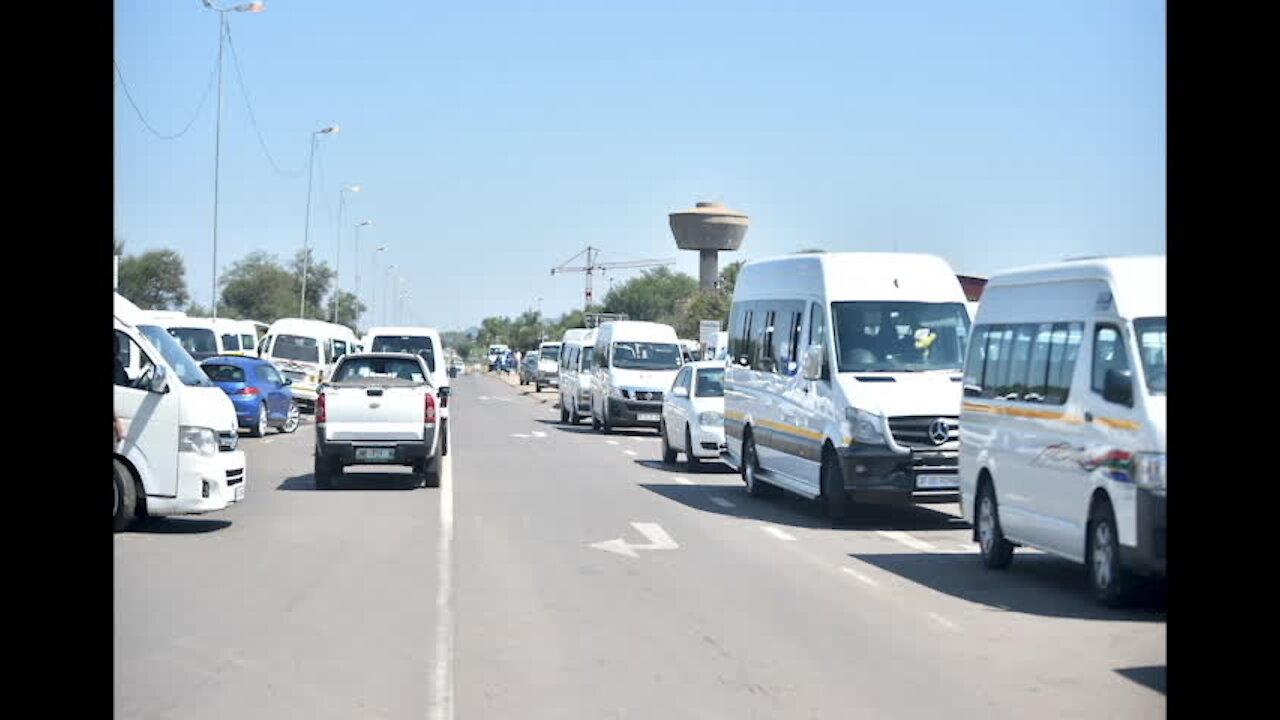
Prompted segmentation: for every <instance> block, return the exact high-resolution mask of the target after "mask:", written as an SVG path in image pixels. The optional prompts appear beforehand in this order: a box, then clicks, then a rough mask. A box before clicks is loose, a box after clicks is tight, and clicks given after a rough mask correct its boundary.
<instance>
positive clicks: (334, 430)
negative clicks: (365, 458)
mask: <svg viewBox="0 0 1280 720" xmlns="http://www.w3.org/2000/svg"><path fill="white" fill-rule="evenodd" d="M428 392H433V390H432V389H431V387H430V386H429V385H414V386H410V387H405V386H399V387H397V386H394V385H391V386H387V387H383V386H377V385H368V386H355V387H352V386H340V385H330V386H329V388H328V389H326V390H325V415H326V416H327V417H326V423H325V427H326V429H325V437H326V438H327V439H329V440H423V439H424V437H425V436H424V428H423V415H424V409H425V407H426V394H427V393H428Z"/></svg>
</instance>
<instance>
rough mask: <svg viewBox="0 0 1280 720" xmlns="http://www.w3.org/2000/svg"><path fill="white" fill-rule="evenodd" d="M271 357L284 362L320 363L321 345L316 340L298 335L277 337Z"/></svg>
mask: <svg viewBox="0 0 1280 720" xmlns="http://www.w3.org/2000/svg"><path fill="white" fill-rule="evenodd" d="M271 356H272V357H277V358H281V359H284V360H301V361H302V362H311V363H318V362H320V344H319V343H318V342H316V339H315V338H309V337H299V336H297V335H277V336H276V339H275V342H274V343H272V345H271Z"/></svg>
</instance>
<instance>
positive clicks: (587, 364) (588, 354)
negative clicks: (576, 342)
mask: <svg viewBox="0 0 1280 720" xmlns="http://www.w3.org/2000/svg"><path fill="white" fill-rule="evenodd" d="M595 358H596V349H595V346H593V345H587V346H586V347H584V348H582V369H583V370H590V369H591V366H592V365H593V364H594V363H595Z"/></svg>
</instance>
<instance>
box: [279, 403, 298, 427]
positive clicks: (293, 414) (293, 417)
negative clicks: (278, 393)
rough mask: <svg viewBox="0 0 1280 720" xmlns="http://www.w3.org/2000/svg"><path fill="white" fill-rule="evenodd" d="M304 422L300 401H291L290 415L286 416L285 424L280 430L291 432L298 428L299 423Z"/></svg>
mask: <svg viewBox="0 0 1280 720" xmlns="http://www.w3.org/2000/svg"><path fill="white" fill-rule="evenodd" d="M301 422H302V416H301V414H300V413H299V412H298V403H295V402H290V403H289V416H288V417H287V418H285V421H284V425H281V426H280V432H282V433H291V432H293V431H294V430H297V429H298V425H299V424H300V423H301Z"/></svg>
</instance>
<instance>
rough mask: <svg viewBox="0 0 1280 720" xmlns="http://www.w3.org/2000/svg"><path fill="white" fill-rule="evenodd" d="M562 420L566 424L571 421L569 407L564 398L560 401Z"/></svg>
mask: <svg viewBox="0 0 1280 720" xmlns="http://www.w3.org/2000/svg"><path fill="white" fill-rule="evenodd" d="M560 422H561V423H564V424H566V425H567V424H568V423H569V408H567V407H565V406H564V400H563V399H562V400H561V401H560Z"/></svg>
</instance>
